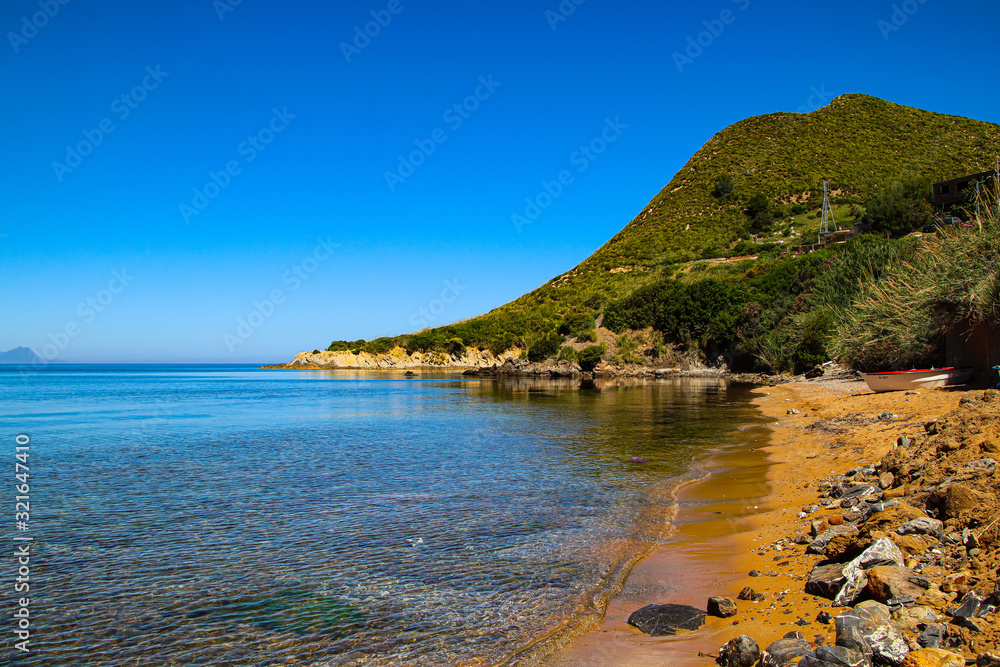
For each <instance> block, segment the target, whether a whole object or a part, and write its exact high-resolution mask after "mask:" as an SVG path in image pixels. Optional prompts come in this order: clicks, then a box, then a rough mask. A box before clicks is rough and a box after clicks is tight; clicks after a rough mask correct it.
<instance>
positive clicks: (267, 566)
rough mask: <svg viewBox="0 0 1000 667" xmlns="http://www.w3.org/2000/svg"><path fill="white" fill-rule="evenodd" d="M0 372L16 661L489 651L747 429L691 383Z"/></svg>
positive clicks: (546, 625) (641, 543)
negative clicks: (22, 621) (18, 644)
mask: <svg viewBox="0 0 1000 667" xmlns="http://www.w3.org/2000/svg"><path fill="white" fill-rule="evenodd" d="M6 380H7V377H6V375H5V374H4V373H2V372H0V401H2V402H3V405H4V406H5V408H6V409H5V414H6V415H7V416H5V417H3V418H2V419H0V424H2V425H3V426H4V427H5V429H6V431H5V432H15V431H17V432H28V433H30V434H31V437H32V457H33V458H32V463H33V466H32V480H33V484H32V493H33V497H32V501H33V502H32V509H33V512H32V518H33V520H34V522H35V523H34V525H35V529H36V533H35V538H36V540H37V542H36V552H35V553H36V554H37V569H34V568H33V571H32V574H33V576H34V575H35V574H36V572H37V581H36V582H35V584H34V585H33V588H32V594H33V603H34V604H35V605H36V607H35V609H37V610H38V614H39V618H38V623H39V628H38V637H39V638H40V639H39V643H38V647H37V650H36V651H35V652H33V653H32V654H30V655H29V656H27V657H24V658H21V659H20V662H19V663H18V664H25V665H42V664H44V665H78V664H88V665H134V664H136V663H137V662H138V663H140V664H195V663H200V664H227V665H259V664H283V663H289V662H299V663H302V664H329V665H436V666H437V665H457V664H469V663H470V662H473V661H475V662H477V664H480V661H481V664H490V663H492V662H497V661H501V660H502V659H504V658H505V657H506V656H507V655H509V654H510V652H511V651H512V649H513V648H516V647H519V646H526V645H529V644H530V643H531V642H532V641H534V639H536V638H538V637H541V636H543V635H546V634H547V633H550V632H552V631H553V630H556V629H558V628H559V627H561V626H562V625H563V624H565V623H566V621H567V619H570V618H571V617H573V616H574V615H578V614H580V613H583V612H585V611H586V610H587V608H589V607H592V606H593V605H594V604H595V594H596V603H597V604H599V603H600V600H601V595H602V594H604V593H606V592H607V590H609V589H613V587H614V585H615V583H616V582H618V581H619V580H620V578H621V575H622V574H623V573H624V572H625V571H626V570H627V568H628V564H629V563H630V562H631V561H633V560H634V559H635V558H636V557H637V556H638V555H639V554H641V553H643V552H644V551H645V550H648V549H650V548H651V547H652V546H655V545H656V544H657V543H658V542H659V541H660V540H662V538H663V536H664V531H665V530H666V528H667V527H668V525H669V524H668V521H669V518H670V515H671V512H672V507H673V501H672V490H673V488H674V487H675V486H676V483H677V480H678V479H679V478H681V477H682V476H684V475H685V474H688V471H689V469H690V467H691V463H692V461H693V460H695V459H697V458H699V457H702V456H704V455H705V454H707V453H709V452H710V451H712V450H714V449H716V448H723V447H732V446H735V445H737V444H738V443H739V442H741V438H745V437H747V436H745V435H744V434H742V433H741V432H740V431H738V430H737V428H736V427H737V426H738V425H740V424H745V423H747V422H753V421H758V420H757V419H756V417H755V416H754V413H753V412H752V411H751V409H750V408H749V407H748V405H747V403H746V394H745V389H744V388H741V387H732V386H727V385H726V383H725V382H723V381H720V380H716V379H687V380H677V379H674V380H660V381H655V382H648V383H647V382H643V381H639V380H635V379H624V380H622V379H618V380H612V379H599V380H596V381H594V382H593V383H592V385H588V386H581V385H580V383H579V382H575V383H574V382H568V381H565V380H547V379H545V380H543V379H534V378H505V379H501V380H493V379H485V380H484V379H478V378H477V379H469V378H457V377H456V376H444V375H423V376H420V377H417V378H413V379H405V378H403V377H401V376H396V375H393V374H387V373H364V372H340V371H338V372H260V371H256V370H249V369H242V368H231V367H228V368H227V367H211V368H204V367H179V368H178V367H144V368H139V369H135V368H131V369H129V368H104V369H100V368H98V369H95V368H93V367H65V368H59V369H53V370H46V371H44V372H40V373H35V374H32V375H30V376H29V377H27V379H24V378H23V377H22V378H18V380H17V381H11V382H8V381H6ZM633 458H636V459H646V460H648V462H646V463H642V462H636V461H633V460H632V459H633ZM36 508H37V509H36ZM9 537H12V536H10V535H8V538H9ZM35 563H36V561H35V560H33V565H34V564H35ZM36 591H37V593H36Z"/></svg>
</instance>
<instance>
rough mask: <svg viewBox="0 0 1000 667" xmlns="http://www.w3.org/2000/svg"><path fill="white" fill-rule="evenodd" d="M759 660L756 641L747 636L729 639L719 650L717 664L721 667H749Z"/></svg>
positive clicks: (758, 648)
mask: <svg viewBox="0 0 1000 667" xmlns="http://www.w3.org/2000/svg"><path fill="white" fill-rule="evenodd" d="M759 658H760V647H759V646H758V645H757V640H755V639H754V638H753V637H751V636H749V635H740V636H739V637H736V638H735V639H730V640H729V641H728V642H726V643H725V644H724V645H723V646H722V648H720V649H719V664H720V665H722V667H751V666H752V665H753V664H754V663H755V662H757V660H758V659H759Z"/></svg>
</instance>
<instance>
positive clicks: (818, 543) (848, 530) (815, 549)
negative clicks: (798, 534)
mask: <svg viewBox="0 0 1000 667" xmlns="http://www.w3.org/2000/svg"><path fill="white" fill-rule="evenodd" d="M857 532H858V529H857V527H855V526H852V525H851V524H849V523H844V524H841V525H839V526H830V527H829V528H827V529H826V530H824V531H823V532H822V533H820V534H819V535H817V536H816V539H815V540H813V541H812V542H810V543H809V546H808V547H806V553H810V554H822V553H823V552H824V551H825V550H826V547H827V545H828V544H830V542H831V541H833V539H834V538H836V537H837V536H839V535H853V534H855V533H857Z"/></svg>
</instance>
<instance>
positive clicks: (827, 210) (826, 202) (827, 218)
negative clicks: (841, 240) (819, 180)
mask: <svg viewBox="0 0 1000 667" xmlns="http://www.w3.org/2000/svg"><path fill="white" fill-rule="evenodd" d="M831 222H832V223H833V231H835V232H836V231H840V227H838V226H837V221H836V220H834V219H833V207H832V206H830V185H829V181H823V221H822V223H821V224H820V228H819V233H820V234H829V233H830V223H831Z"/></svg>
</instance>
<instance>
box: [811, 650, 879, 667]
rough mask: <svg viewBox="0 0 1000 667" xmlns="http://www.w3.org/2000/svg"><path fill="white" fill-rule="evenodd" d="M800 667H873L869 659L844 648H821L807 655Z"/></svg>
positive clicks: (858, 652)
mask: <svg viewBox="0 0 1000 667" xmlns="http://www.w3.org/2000/svg"><path fill="white" fill-rule="evenodd" d="M798 664H799V667H871V662H870V660H869V657H868V656H867V655H865V654H864V653H861V652H860V651H855V650H853V649H849V648H844V647H843V646H819V647H817V648H816V650H815V651H811V652H810V653H806V654H805V655H804V656H802V660H800V661H799V663H798Z"/></svg>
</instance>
